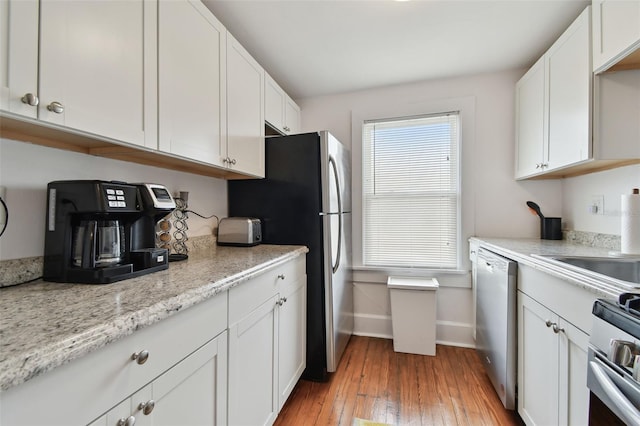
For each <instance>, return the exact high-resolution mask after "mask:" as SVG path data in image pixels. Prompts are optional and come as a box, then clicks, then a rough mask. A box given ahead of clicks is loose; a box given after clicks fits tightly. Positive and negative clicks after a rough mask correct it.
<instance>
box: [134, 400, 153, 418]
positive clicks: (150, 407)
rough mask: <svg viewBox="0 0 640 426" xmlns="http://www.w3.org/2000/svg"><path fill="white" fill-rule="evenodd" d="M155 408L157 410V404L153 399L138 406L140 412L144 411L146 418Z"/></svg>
mask: <svg viewBox="0 0 640 426" xmlns="http://www.w3.org/2000/svg"><path fill="white" fill-rule="evenodd" d="M154 408H156V402H155V401H154V400H153V399H150V400H148V401H147V402H141V403H140V404H139V405H138V410H140V411H142V413H143V414H144V415H145V416H148V415H149V414H151V412H152V411H153V409H154Z"/></svg>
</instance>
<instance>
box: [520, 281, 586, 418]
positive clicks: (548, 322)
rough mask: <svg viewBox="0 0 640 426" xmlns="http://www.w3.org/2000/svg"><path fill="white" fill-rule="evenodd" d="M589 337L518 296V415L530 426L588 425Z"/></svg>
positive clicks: (538, 304) (525, 298)
mask: <svg viewBox="0 0 640 426" xmlns="http://www.w3.org/2000/svg"><path fill="white" fill-rule="evenodd" d="M588 343H589V336H588V335H587V334H586V333H584V332H583V331H581V330H580V329H578V328H577V327H575V326H574V325H572V324H571V323H569V322H568V321H567V320H566V319H564V318H562V317H561V316H559V315H558V314H556V313H555V312H553V311H552V310H550V309H548V308H547V307H545V306H544V305H542V304H540V303H538V302H537V301H535V300H534V299H532V298H531V297H529V296H527V295H526V294H524V293H522V292H520V291H519V292H518V413H519V414H520V417H521V418H522V419H523V420H524V422H525V423H526V424H527V425H530V426H531V425H544V426H550V425H586V424H588V420H589V389H588V388H587V346H588Z"/></svg>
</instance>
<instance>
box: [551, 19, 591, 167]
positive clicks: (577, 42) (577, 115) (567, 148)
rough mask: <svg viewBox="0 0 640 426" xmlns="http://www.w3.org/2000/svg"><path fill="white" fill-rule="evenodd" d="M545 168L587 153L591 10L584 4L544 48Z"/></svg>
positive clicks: (571, 160) (569, 162) (589, 140)
mask: <svg viewBox="0 0 640 426" xmlns="http://www.w3.org/2000/svg"><path fill="white" fill-rule="evenodd" d="M545 56H546V63H547V76H548V97H549V129H548V131H549V148H548V150H549V151H548V164H549V170H553V169H557V168H560V167H563V166H567V165H570V164H575V163H578V162H580V161H584V160H587V159H588V158H589V156H590V154H591V152H590V147H591V131H590V130H591V126H590V123H591V80H592V72H591V10H590V8H587V9H586V10H585V11H584V12H583V13H582V14H580V16H579V17H578V19H576V20H575V21H574V22H573V24H571V26H570V27H569V28H568V29H567V31H565V32H564V34H562V36H561V37H560V38H559V39H558V40H557V41H556V42H555V43H554V44H553V46H551V48H550V49H549V51H548V52H547V54H546V55H545Z"/></svg>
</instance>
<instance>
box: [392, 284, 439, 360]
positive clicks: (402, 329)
mask: <svg viewBox="0 0 640 426" xmlns="http://www.w3.org/2000/svg"><path fill="white" fill-rule="evenodd" d="M438 286H439V284H438V281H437V280H436V279H435V278H410V277H389V278H388V279H387V288H389V294H390V296H391V323H392V328H393V350H394V351H396V352H405V353H410V354H419V355H435V354H436V291H437V290H438Z"/></svg>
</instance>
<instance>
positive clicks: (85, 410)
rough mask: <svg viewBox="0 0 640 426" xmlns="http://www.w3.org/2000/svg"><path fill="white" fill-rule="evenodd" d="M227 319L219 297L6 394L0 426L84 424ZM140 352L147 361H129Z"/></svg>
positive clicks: (0, 399)
mask: <svg viewBox="0 0 640 426" xmlns="http://www.w3.org/2000/svg"><path fill="white" fill-rule="evenodd" d="M226 319H227V294H226V293H222V294H220V295H217V296H216V297H213V298H212V299H210V300H207V301H205V302H202V303H199V304H197V305H195V306H192V307H190V308H188V309H186V310H185V311H184V312H180V313H177V314H176V315H174V316H172V317H169V318H167V319H165V320H162V321H160V322H158V323H156V324H154V325H152V326H150V327H147V328H144V329H142V330H139V331H136V332H135V333H133V334H132V335H130V336H127V337H125V338H123V339H121V340H118V341H117V342H114V343H112V344H109V345H107V346H106V347H104V348H101V349H99V350H97V351H95V352H93V353H91V354H89V355H87V356H84V357H82V358H79V359H77V360H74V361H72V362H70V363H69V364H66V365H64V366H61V367H59V368H56V369H55V370H52V371H50V372H48V373H46V374H44V375H42V376H40V377H37V378H35V379H33V380H30V381H28V382H26V383H24V384H22V385H19V386H17V387H15V388H12V389H9V390H8V391H6V392H3V393H2V394H1V395H0V403H1V404H2V412H1V417H0V424H7V425H29V424H31V425H33V424H47V425H69V424H87V423H89V422H90V421H92V420H93V419H95V418H96V416H97V415H99V414H100V413H104V412H105V411H107V410H109V409H110V408H111V407H113V406H114V405H115V404H116V403H118V402H120V401H122V400H123V399H124V398H125V397H127V396H128V395H131V394H132V393H133V392H135V391H136V390H138V389H140V388H141V387H143V386H144V385H146V384H147V383H149V382H150V381H152V380H153V379H154V378H156V377H158V376H159V375H160V374H162V373H163V372H164V371H166V370H168V369H169V368H171V367H172V366H173V365H175V364H177V363H178V362H179V361H181V360H182V359H184V358H185V357H187V356H188V355H189V354H190V353H192V352H194V351H195V350H197V349H198V348H199V347H201V346H202V345H204V344H205V343H206V342H207V341H209V340H211V339H212V338H214V337H215V336H216V335H217V334H219V333H221V332H223V331H224V330H225V329H226V328H227V321H226ZM143 350H146V351H148V353H149V356H148V359H147V361H146V362H145V363H144V364H138V363H137V362H136V361H134V360H132V358H131V356H132V354H134V353H138V352H140V351H143ZM28 401H38V404H39V408H38V410H33V409H32V408H31V404H29V403H28Z"/></svg>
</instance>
